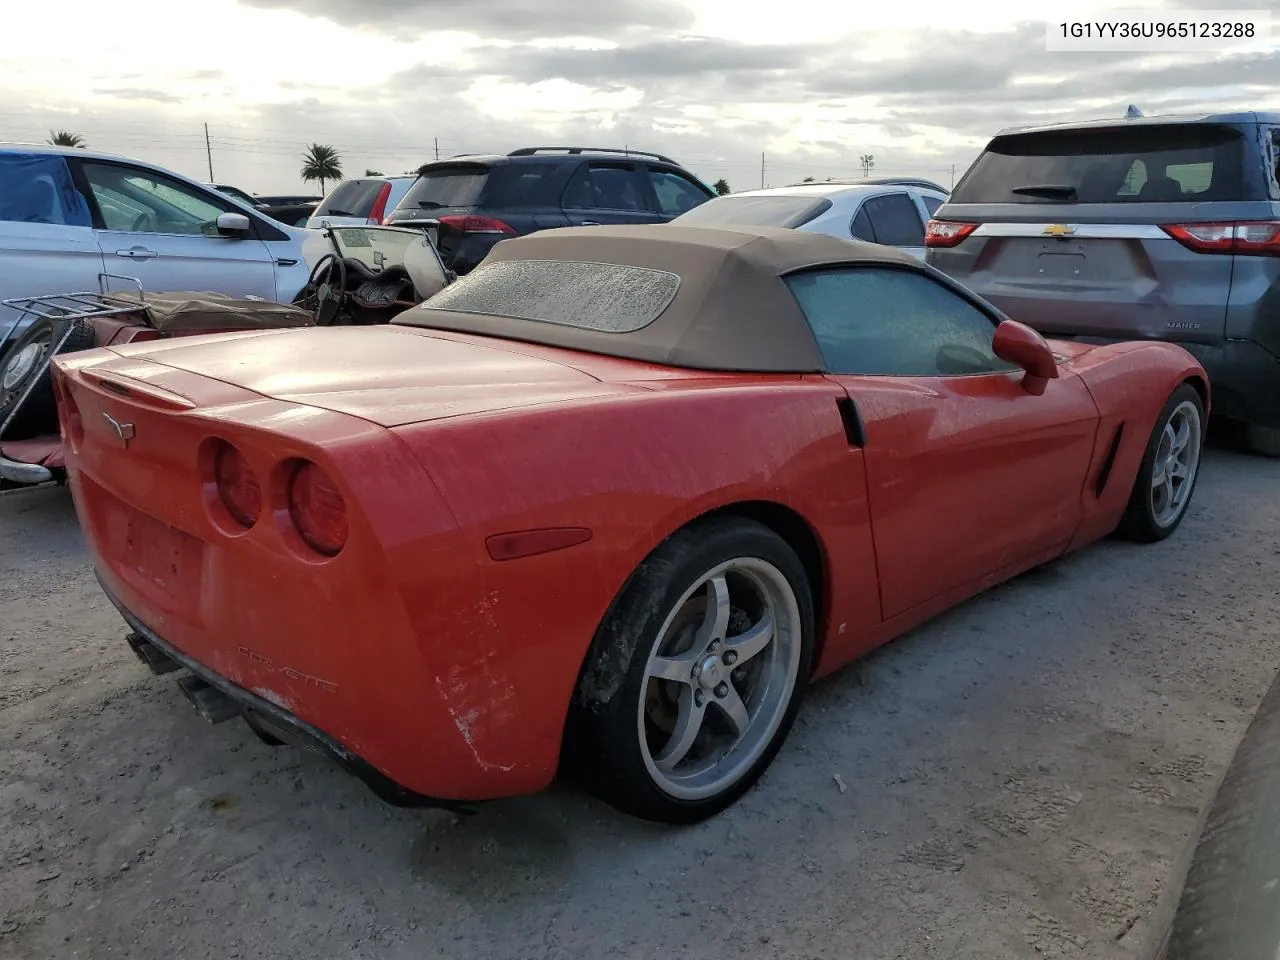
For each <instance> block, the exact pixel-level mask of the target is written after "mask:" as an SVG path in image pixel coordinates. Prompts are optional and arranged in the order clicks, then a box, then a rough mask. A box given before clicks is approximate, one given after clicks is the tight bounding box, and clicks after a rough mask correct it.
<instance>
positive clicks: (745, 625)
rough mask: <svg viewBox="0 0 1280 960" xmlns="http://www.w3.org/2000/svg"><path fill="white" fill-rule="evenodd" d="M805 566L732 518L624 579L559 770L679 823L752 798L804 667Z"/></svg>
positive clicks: (674, 539) (808, 600)
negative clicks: (567, 767) (565, 769)
mask: <svg viewBox="0 0 1280 960" xmlns="http://www.w3.org/2000/svg"><path fill="white" fill-rule="evenodd" d="M813 637H814V605H813V598H812V592H811V587H810V584H809V580H808V577H807V576H806V574H805V569H804V565H803V564H802V563H801V562H800V560H799V558H798V557H797V556H796V554H795V551H794V550H792V549H791V547H790V546H788V544H787V543H786V541H784V540H783V539H782V538H781V537H779V536H778V535H777V534H776V533H774V532H773V531H772V530H770V529H769V528H767V527H765V526H763V525H762V524H759V523H756V522H755V521H752V520H747V519H745V518H740V517H732V518H729V517H718V518H714V519H710V520H706V521H702V522H698V523H695V524H692V525H690V526H689V527H686V528H685V529H683V530H681V531H679V532H677V533H676V534H674V535H673V536H671V537H670V538H668V539H667V540H666V541H664V542H663V543H662V544H661V545H660V546H659V547H658V548H657V549H656V550H654V552H653V553H651V554H650V555H649V556H648V557H647V558H646V559H645V560H644V562H643V563H641V564H640V566H639V567H638V568H637V569H636V571H635V572H634V573H633V574H632V575H631V578H630V579H629V580H628V581H627V583H626V584H625V585H624V587H623V589H622V591H621V592H620V593H619V595H618V597H617V598H616V599H615V601H614V602H613V604H612V605H611V606H610V608H609V611H608V613H607V614H606V615H605V619H604V621H603V622H602V623H601V625H600V628H599V630H598V631H597V632H596V637H595V640H594V641H593V643H592V646H591V649H590V651H589V653H588V655H587V660H586V663H585V664H584V667H583V671H582V676H581V677H580V679H579V683H578V689H577V691H576V693H575V696H574V703H573V706H572V710H571V716H570V723H569V729H568V738H567V739H568V742H567V744H566V746H567V748H568V749H567V751H566V754H567V756H566V759H568V760H569V762H570V764H571V766H572V768H573V769H574V771H575V772H576V773H578V774H579V775H580V776H582V777H583V778H584V779H585V780H586V782H587V783H588V785H589V786H590V787H591V788H592V790H593V791H594V792H596V793H597V794H598V795H599V796H600V797H601V798H602V799H603V800H605V801H606V802H607V803H609V804H611V805H612V806H614V807H616V808H617V809H619V810H622V811H623V812H625V813H629V814H632V815H633V816H636V817H640V818H642V819H645V820H653V821H657V822H660V823H668V824H688V823H695V822H697V821H700V820H704V819H706V818H707V817H710V816H713V815H714V814H716V813H719V812H720V811H721V810H723V809H724V808H726V807H728V806H729V805H730V804H732V803H733V802H734V801H735V800H737V799H738V798H739V797H741V796H742V795H743V794H744V793H746V792H747V790H749V789H750V788H751V786H752V785H753V784H754V783H755V781H756V780H757V779H759V777H760V775H761V774H763V773H764V771H765V769H766V768H767V767H768V766H769V764H770V763H771V762H772V760H773V758H774V756H775V755H776V754H777V752H778V750H779V749H780V748H781V747H782V744H783V741H784V740H785V739H786V737H787V734H788V732H789V731H790V729H791V726H792V724H793V723H794V721H795V716H796V711H797V710H798V709H799V707H800V701H801V699H802V698H803V694H804V690H805V687H806V685H807V683H808V680H809V672H810V664H811V662H812V657H813Z"/></svg>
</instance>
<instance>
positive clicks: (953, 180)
mask: <svg viewBox="0 0 1280 960" xmlns="http://www.w3.org/2000/svg"><path fill="white" fill-rule="evenodd" d="M955 187H956V165H955V164H954V163H953V164H952V165H951V189H952V190H954V189H955Z"/></svg>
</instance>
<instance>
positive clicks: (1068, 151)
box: [925, 113, 1280, 453]
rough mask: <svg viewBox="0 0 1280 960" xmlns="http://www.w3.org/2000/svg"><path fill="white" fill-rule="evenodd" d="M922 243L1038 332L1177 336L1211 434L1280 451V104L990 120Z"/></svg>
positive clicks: (941, 265) (936, 259)
mask: <svg viewBox="0 0 1280 960" xmlns="http://www.w3.org/2000/svg"><path fill="white" fill-rule="evenodd" d="M925 245H926V247H927V252H926V259H927V261H928V262H929V263H930V264H932V265H933V266H935V267H937V268H938V269H940V270H942V271H943V272H944V273H947V274H949V275H951V276H952V277H954V278H956V279H957V280H960V281H961V282H963V283H964V284H965V285H966V286H968V287H969V288H971V289H973V290H976V291H977V292H978V293H980V294H981V295H982V296H984V297H986V298H987V299H988V300H991V301H992V302H994V303H995V304H996V305H997V306H999V307H1000V308H1001V309H1002V310H1003V311H1004V312H1005V313H1007V314H1008V315H1009V316H1011V317H1013V318H1014V319H1015V320H1021V321H1022V322H1023V323H1026V324H1029V325H1031V326H1033V327H1036V328H1037V329H1039V330H1040V331H1041V332H1043V333H1045V334H1048V335H1052V336H1055V337H1060V338H1064V339H1074V340H1081V341H1086V342H1101V343H1105V342H1111V341H1117V340H1133V339H1156V340H1170V341H1174V342H1176V343H1178V344H1180V345H1181V346H1183V347H1185V348H1186V349H1187V350H1189V351H1190V352H1191V353H1193V354H1195V356H1196V358H1197V359H1199V360H1200V362H1201V363H1202V364H1203V365H1204V367H1205V369H1206V370H1207V371H1208V373H1209V376H1210V379H1211V380H1212V385H1213V405H1214V412H1215V413H1217V414H1219V415H1220V416H1221V417H1223V418H1225V424H1224V425H1225V426H1226V427H1227V428H1228V429H1227V431H1224V432H1231V433H1236V434H1238V435H1239V436H1241V437H1242V438H1245V439H1247V440H1248V441H1249V442H1251V443H1252V444H1253V445H1254V446H1257V447H1259V448H1262V449H1265V450H1266V451H1267V452H1269V453H1280V430H1278V429H1277V428H1280V114H1275V113H1233V114H1218V115H1211V116H1153V117H1137V118H1132V119H1124V120H1114V121H1096V122H1090V123H1073V124H1061V125H1054V126H1042V127H1023V128H1016V129H1010V130H1002V131H1001V132H1000V133H998V134H997V135H996V136H995V137H994V138H993V139H992V140H991V142H990V143H989V144H988V145H987V147H986V149H985V150H984V151H983V153H982V155H981V156H980V157H979V158H978V159H977V160H976V161H975V162H974V164H973V166H972V167H970V168H969V170H968V172H967V173H965V175H964V176H963V177H962V178H961V180H960V182H959V183H958V184H957V185H956V187H955V189H954V190H953V191H952V192H951V196H950V197H949V198H948V200H947V202H946V203H944V204H943V205H942V206H941V207H940V208H939V209H938V210H937V211H936V212H935V213H934V220H933V221H931V222H930V224H929V229H928V233H927V236H926V239H925Z"/></svg>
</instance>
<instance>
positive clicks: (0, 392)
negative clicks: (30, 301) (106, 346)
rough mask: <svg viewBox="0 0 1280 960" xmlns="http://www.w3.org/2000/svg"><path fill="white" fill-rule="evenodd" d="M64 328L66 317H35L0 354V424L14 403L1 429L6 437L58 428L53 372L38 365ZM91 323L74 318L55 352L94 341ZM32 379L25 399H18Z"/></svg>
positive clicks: (20, 437) (85, 346) (86, 346)
mask: <svg viewBox="0 0 1280 960" xmlns="http://www.w3.org/2000/svg"><path fill="white" fill-rule="evenodd" d="M66 332H67V321H66V320H50V319H47V318H45V317H41V318H39V319H37V320H36V321H35V322H34V323H32V324H31V326H30V327H28V328H27V331H26V332H25V333H24V334H23V335H22V336H20V337H18V339H17V340H15V341H14V342H13V344H12V345H11V346H10V347H9V349H8V350H7V351H6V352H5V354H4V357H3V358H0V426H3V425H4V422H5V420H6V419H7V418H8V416H9V414H10V413H11V412H12V411H13V410H14V408H15V407H17V409H18V412H17V415H16V416H14V418H13V422H12V423H10V424H9V426H8V427H7V428H6V429H5V430H4V434H3V439H5V440H26V439H29V438H30V437H35V436H40V435H42V434H48V433H57V432H58V408H57V404H56V403H55V400H54V395H53V374H52V372H51V371H50V370H49V369H48V368H47V367H46V368H45V369H44V370H43V371H41V367H42V366H43V365H44V363H45V361H46V360H48V358H49V357H50V355H51V354H52V353H53V350H54V348H55V347H56V346H57V345H58V341H59V340H61V339H62V336H63V334H65V333H66ZM96 340H97V338H96V335H95V334H94V331H93V324H91V323H89V322H88V321H87V320H76V321H74V325H73V326H72V328H71V335H70V336H69V337H67V341H66V343H64V344H63V345H62V349H60V350H58V351H57V352H58V354H64V353H71V352H73V351H75V350H87V349H89V348H90V347H93V346H95V344H96ZM32 382H34V383H35V386H34V387H32V389H31V391H30V393H29V394H27V397H26V400H24V401H23V402H22V405H21V406H20V407H19V406H18V402H19V400H20V399H21V398H22V396H23V394H24V393H26V391H27V388H28V386H29V385H30V384H31V383H32Z"/></svg>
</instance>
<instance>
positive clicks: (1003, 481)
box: [55, 225, 1209, 822]
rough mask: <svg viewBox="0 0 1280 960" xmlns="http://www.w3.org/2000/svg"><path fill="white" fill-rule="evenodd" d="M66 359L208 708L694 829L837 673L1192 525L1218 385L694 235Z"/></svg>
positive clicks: (727, 233)
mask: <svg viewBox="0 0 1280 960" xmlns="http://www.w3.org/2000/svg"><path fill="white" fill-rule="evenodd" d="M56 369H57V374H56V378H55V383H56V390H57V394H58V402H59V410H60V417H61V422H62V428H63V432H64V435H65V437H66V440H67V444H68V448H69V453H68V456H67V467H68V470H69V475H70V483H71V487H72V492H73V495H74V498H75V503H76V508H77V510H78V512H79V516H80V520H81V523H82V525H83V527H84V530H85V533H86V536H87V538H88V541H89V544H90V547H91V549H92V553H93V556H94V559H95V562H96V566H97V570H98V575H99V578H100V580H101V582H102V584H103V587H104V588H105V590H106V592H107V594H108V595H109V596H110V598H111V599H112V601H113V602H114V603H115V604H116V606H117V607H118V608H119V610H120V612H121V613H122V614H123V616H124V618H125V620H126V621H127V622H128V624H129V625H130V627H131V630H132V633H131V634H130V636H129V641H130V643H131V644H132V645H133V647H134V649H135V651H136V652H137V653H138V654H139V656H140V657H141V658H142V659H143V660H144V661H145V662H147V663H148V664H149V665H151V666H152V668H153V669H155V670H156V672H164V671H168V670H172V669H177V668H179V667H181V668H183V669H184V670H185V671H187V672H186V673H184V674H183V675H182V680H180V682H181V683H183V684H184V688H185V689H186V691H187V694H188V695H189V696H190V697H191V699H192V700H193V701H194V702H195V703H196V705H197V707H199V708H200V709H201V711H202V712H204V713H205V715H206V716H207V717H208V718H210V719H213V720H222V719H227V718H229V717H233V716H239V717H244V718H245V719H246V720H247V721H248V722H249V724H250V725H251V726H252V727H253V729H254V730H255V731H257V732H258V733H259V735H260V736H262V737H263V738H264V739H266V740H268V742H272V743H277V742H281V741H290V740H292V741H298V740H302V741H304V742H307V743H309V744H310V745H312V746H318V747H320V748H321V749H323V750H325V751H326V752H328V753H329V754H331V755H333V756H334V757H336V758H337V759H338V760H340V761H341V762H343V763H344V764H346V765H347V766H348V767H349V768H350V769H352V770H353V771H354V772H356V773H357V774H359V775H360V776H361V777H362V778H363V779H364V780H365V781H366V782H367V783H368V784H369V785H370V786H372V787H373V788H374V789H375V790H376V791H377V792H378V793H379V795H380V796H382V797H383V798H384V799H386V800H388V801H390V802H393V803H399V804H415V803H418V804H430V803H436V804H440V803H444V804H448V803H466V802H471V801H479V800H484V799H491V798H497V797H503V796H510V795H515V794H522V793H527V792H532V791H536V790H539V789H541V788H542V787H544V786H545V785H547V784H548V782H549V781H550V780H551V779H552V777H553V776H554V775H555V773H556V771H557V769H558V767H559V766H560V761H561V760H562V759H564V760H566V761H568V763H567V764H566V766H568V767H570V768H571V769H573V770H576V771H579V772H580V773H581V774H582V775H583V776H584V777H585V778H586V779H587V781H588V783H589V784H590V785H591V786H592V787H593V788H594V789H595V790H596V791H597V792H598V793H599V794H600V795H601V796H603V797H604V798H605V799H606V800H608V801H609V802H611V803H612V804H614V805H616V806H617V807H619V808H621V809H623V810H626V811H629V812H631V813H633V814H636V815H638V816H641V817H645V818H650V819H654V820H659V821H667V822H689V821H694V820H698V819H700V818H703V817H706V816H709V815H711V814H713V813H715V812H716V811H718V810H720V809H722V808H724V807H725V806H726V805H728V804H729V803H731V802H732V801H733V800H734V799H735V798H737V797H738V796H740V795H741V794H742V793H743V792H744V791H746V790H747V789H748V788H749V786H750V785H751V784H752V783H753V782H754V781H755V779H756V778H757V777H759V775H760V774H761V773H762V772H763V771H764V769H765V768H766V767H767V766H768V765H769V763H770V761H771V760H772V759H773V757H774V755H775V754H776V753H777V751H778V749H779V747H780V746H781V744H782V742H783V739H784V738H785V737H786V735H787V732H788V730H789V728H790V727H791V725H792V721H793V719H794V717H795V715H796V710H797V708H798V707H799V705H800V700H801V697H802V695H803V693H804V690H805V687H806V686H807V684H808V683H809V681H810V680H811V679H813V678H814V677H817V676H820V675H822V674H825V673H827V672H829V671H831V670H833V669H835V668H836V667H838V666H840V665H841V664H844V663H847V662H848V661H850V660H852V659H854V658H855V657H857V656H859V655H861V654H864V653H866V652H867V651H868V650H870V649H872V648H873V647H875V646H877V645H878V644H881V643H884V642H885V641H887V640H889V639H890V638H892V637H893V636H895V635H897V634H900V633H902V632H903V631H905V630H907V629H908V628H910V627H912V626H913V625H915V624H917V623H919V622H921V621H922V620H925V619H926V618H928V617H930V616H932V615H934V614H936V613H937V612H939V611H941V610H943V609H944V608H946V607H949V606H951V605H953V604H956V603H958V602H959V601H961V600H963V599H965V598H966V597H969V596H972V595H973V594H975V593H977V592H979V591H981V590H983V589H984V588H986V587H989V586H991V585H993V584H995V583H997V582H999V581H1001V580H1005V579H1007V578H1009V577H1012V576H1014V575H1016V574H1018V573H1019V572H1021V571H1024V570H1026V569H1028V568H1030V567H1033V566H1035V565H1037V564H1040V563H1044V562H1045V561H1048V560H1050V559H1052V558H1054V557H1057V556H1059V555H1061V554H1063V553H1065V552H1067V551H1070V550H1074V549H1076V548H1077V547H1080V546H1083V545H1085V544H1087V543H1089V542H1090V541H1092V540H1096V539H1098V538H1100V537H1103V536H1106V535H1108V534H1110V533H1112V532H1113V531H1117V530H1119V531H1120V532H1121V533H1122V534H1123V535H1126V536H1128V537H1131V538H1134V539H1137V540H1143V541H1156V540H1160V539H1161V538H1163V537H1165V536H1167V535H1168V534H1170V533H1171V532H1172V531H1173V530H1174V529H1175V528H1176V527H1177V526H1178V524H1179V523H1180V521H1181V520H1182V518H1183V516H1184V514H1185V512H1186V510H1187V505H1188V503H1189V501H1190V499H1191V496H1192V491H1193V488H1194V485H1195V480H1196V475H1197V467H1198V465H1199V460H1200V451H1201V439H1202V433H1203V424H1204V423H1205V416H1206V408H1207V406H1208V389H1209V387H1208V381H1207V378H1206V376H1205V373H1204V371H1203V370H1202V369H1201V367H1200V366H1199V365H1198V364H1197V363H1196V361H1195V360H1194V359H1193V358H1192V357H1191V356H1190V355H1189V354H1188V353H1186V352H1184V351H1183V350H1182V349H1180V348H1178V347H1176V346H1173V345H1170V344H1168V343H1158V342H1150V343H1119V344H1110V345H1106V346H1093V345H1086V344H1080V343H1052V344H1050V343H1046V341H1045V340H1043V339H1042V338H1041V337H1040V335H1039V334H1037V333H1035V332H1033V331H1032V330H1030V329H1029V328H1027V327H1025V326H1022V325H1020V324H1018V323H1015V322H1013V321H1010V320H1008V319H1005V318H1004V317H1002V316H1001V314H1000V313H999V312H998V311H997V310H995V309H994V308H992V307H991V306H990V305H988V304H987V303H985V302H983V301H982V300H981V299H979V298H977V297H976V296H974V295H973V294H971V293H969V292H968V291H966V290H965V289H963V288H962V287H960V286H958V285H957V284H955V283H954V282H952V281H950V280H948V279H947V278H945V277H943V276H942V275H941V274H939V273H938V272H936V271H935V270H933V269H932V268H930V267H927V266H925V265H923V264H920V263H919V262H917V261H916V260H914V259H913V258H911V257H909V256H907V255H905V254H899V253H898V252H896V251H894V250H892V249H889V248H886V247H879V246H872V245H864V244H856V243H849V242H845V241H840V240H836V239H834V238H830V237H824V236H820V235H816V234H806V233H802V232H799V231H791V230H766V229H761V230H754V229H752V230H747V229H743V230H736V229H697V228H680V227H672V226H666V225H662V226H633V227H588V228H571V229H561V230H551V231H546V232H542V233H537V234H534V235H532V236H528V237H522V238H519V239H512V240H508V241H504V242H503V243H501V244H499V245H498V246H497V247H496V248H495V249H494V251H493V252H492V253H491V254H490V256H489V258H488V259H487V260H486V261H485V263H484V264H483V265H482V266H481V267H480V268H479V269H477V270H475V271H474V272H472V273H471V274H470V275H468V276H467V277H465V278H463V279H462V280H460V281H459V282H457V283H456V284H454V285H452V286H450V287H448V288H446V289H445V290H443V291H442V292H440V293H439V294H437V295H436V296H434V297H433V298H431V299H430V300H429V301H427V302H426V303H425V304H423V305H421V306H419V307H415V308H413V309H411V310H409V311H406V312H405V313H403V314H401V315H400V316H399V317H398V318H397V319H396V320H395V322H393V323H392V324H391V325H389V326H384V327H371V328H328V329H324V328H316V329H307V330H298V331H279V332H276V331H271V332H255V333H249V334H231V335H218V336H210V337H196V338H189V339H186V340H184V341H176V340H175V341H168V342H165V341H160V342H156V343H145V344H137V345H132V344H131V345H127V346H121V347H113V348H108V349H99V350H93V351H88V352H85V353H80V354H74V355H69V356H65V357H60V358H58V360H57V362H56ZM1016 640H1017V638H1013V637H1011V638H1010V642H1016Z"/></svg>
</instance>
